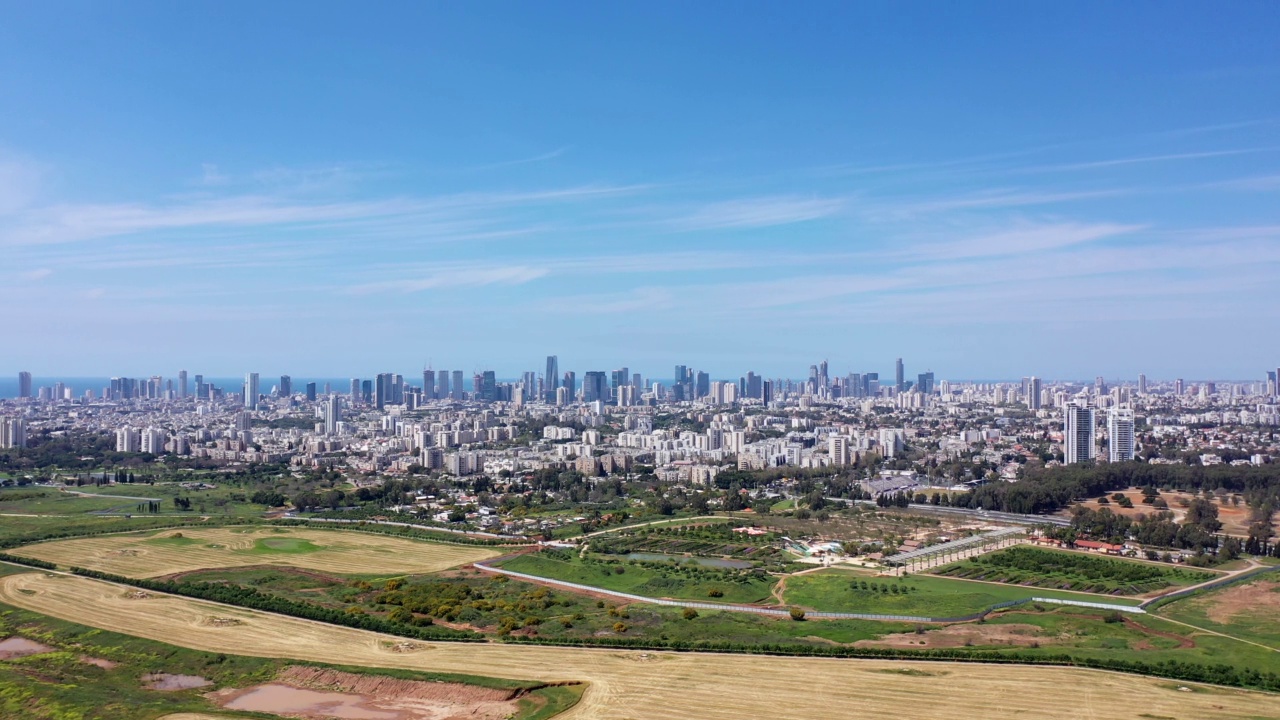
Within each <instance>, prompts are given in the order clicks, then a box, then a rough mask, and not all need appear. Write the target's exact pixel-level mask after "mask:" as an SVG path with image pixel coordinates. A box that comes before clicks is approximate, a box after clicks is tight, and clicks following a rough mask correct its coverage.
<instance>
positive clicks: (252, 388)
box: [244, 373, 258, 410]
mask: <svg viewBox="0 0 1280 720" xmlns="http://www.w3.org/2000/svg"><path fill="white" fill-rule="evenodd" d="M244 406H245V407H246V408H248V409H249V410H257V409H258V373H248V374H246V375H245V376H244Z"/></svg>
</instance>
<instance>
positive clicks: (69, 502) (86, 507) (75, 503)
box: [0, 487, 138, 515]
mask: <svg viewBox="0 0 1280 720" xmlns="http://www.w3.org/2000/svg"><path fill="white" fill-rule="evenodd" d="M137 504H138V502H137V501H136V500H124V499H121V498H118V497H85V496H82V495H74V494H72V493H67V492H63V491H61V490H55V489H53V488H45V487H16V488H3V489H0V514H4V515H79V514H82V513H104V512H108V511H111V510H115V509H122V511H125V510H128V511H132V510H133V509H134V508H136V507H137Z"/></svg>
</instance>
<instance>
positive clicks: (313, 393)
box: [307, 382, 316, 402]
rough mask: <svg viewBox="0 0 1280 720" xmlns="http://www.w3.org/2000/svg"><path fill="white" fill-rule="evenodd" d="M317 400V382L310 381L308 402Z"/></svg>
mask: <svg viewBox="0 0 1280 720" xmlns="http://www.w3.org/2000/svg"><path fill="white" fill-rule="evenodd" d="M315 401H316V384H315V383H313V382H309V383H307V402H315Z"/></svg>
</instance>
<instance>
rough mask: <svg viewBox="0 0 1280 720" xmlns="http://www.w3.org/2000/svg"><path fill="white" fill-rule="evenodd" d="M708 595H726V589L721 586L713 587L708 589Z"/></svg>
mask: <svg viewBox="0 0 1280 720" xmlns="http://www.w3.org/2000/svg"><path fill="white" fill-rule="evenodd" d="M707 597H715V598H718V597H724V591H723V590H721V589H720V588H711V589H710V590H708V591H707Z"/></svg>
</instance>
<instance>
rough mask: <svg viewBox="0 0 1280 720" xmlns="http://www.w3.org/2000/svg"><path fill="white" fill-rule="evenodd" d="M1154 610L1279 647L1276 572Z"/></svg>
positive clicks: (1279, 575)
mask: <svg viewBox="0 0 1280 720" xmlns="http://www.w3.org/2000/svg"><path fill="white" fill-rule="evenodd" d="M1155 613H1156V614H1157V615H1160V616H1163V617H1167V618H1169V619H1171V620H1178V621H1181V622H1185V623H1187V624H1189V625H1194V626H1196V627H1199V628H1204V629H1206V630H1213V631H1215V632H1220V633H1223V634H1226V635H1230V636H1232V637H1237V638H1241V639H1244V640H1249V641H1252V642H1256V643H1260V644H1262V645H1266V646H1267V647H1270V648H1274V649H1276V650H1280V573H1274V572H1273V573H1268V574H1266V575H1264V576H1262V577H1258V578H1255V579H1253V580H1245V581H1243V582H1238V583H1232V584H1230V585H1226V586H1224V587H1220V588H1215V589H1213V590H1209V591H1206V592H1201V593H1195V594H1193V595H1191V596H1189V597H1185V598H1180V599H1178V600H1174V601H1172V602H1169V603H1166V604H1164V605H1161V606H1160V607H1159V608H1157V609H1156V610H1155Z"/></svg>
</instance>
